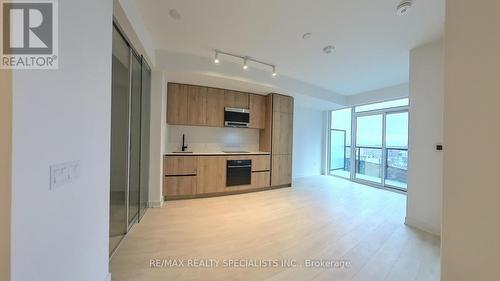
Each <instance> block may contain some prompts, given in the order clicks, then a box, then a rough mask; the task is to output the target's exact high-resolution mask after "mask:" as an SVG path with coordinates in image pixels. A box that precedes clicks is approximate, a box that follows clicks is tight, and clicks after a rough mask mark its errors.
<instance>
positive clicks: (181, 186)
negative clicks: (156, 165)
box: [163, 155, 291, 199]
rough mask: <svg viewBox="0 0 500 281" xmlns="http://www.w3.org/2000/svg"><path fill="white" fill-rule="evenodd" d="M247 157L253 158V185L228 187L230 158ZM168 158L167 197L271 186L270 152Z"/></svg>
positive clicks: (164, 187)
mask: <svg viewBox="0 0 500 281" xmlns="http://www.w3.org/2000/svg"><path fill="white" fill-rule="evenodd" d="M290 158H291V157H290ZM246 159H250V160H252V178H251V184H248V185H239V186H226V166H227V160H246ZM164 161H165V162H164V163H165V165H164V168H165V171H164V175H165V176H164V181H163V195H164V196H166V197H167V199H178V198H186V197H198V196H199V197H203V196H204V195H214V194H217V193H221V194H224V193H235V192H236V193H237V192H238V191H245V190H252V189H261V188H266V187H270V186H271V172H270V167H271V156H270V155H248V156H245V155H234V156H217V155H214V156H165V159H164ZM273 165H274V163H273ZM285 181H286V180H285Z"/></svg>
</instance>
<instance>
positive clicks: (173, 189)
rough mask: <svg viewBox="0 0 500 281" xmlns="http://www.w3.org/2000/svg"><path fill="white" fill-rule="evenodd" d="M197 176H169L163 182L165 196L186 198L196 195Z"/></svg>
mask: <svg viewBox="0 0 500 281" xmlns="http://www.w3.org/2000/svg"><path fill="white" fill-rule="evenodd" d="M196 178H197V176H171V177H170V176H167V177H165V179H164V181H163V195H165V196H186V195H195V194H196Z"/></svg>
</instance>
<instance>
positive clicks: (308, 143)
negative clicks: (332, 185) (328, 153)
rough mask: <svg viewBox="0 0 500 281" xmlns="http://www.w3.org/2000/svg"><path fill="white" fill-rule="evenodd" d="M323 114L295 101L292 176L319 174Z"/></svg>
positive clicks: (322, 141) (322, 150) (322, 146)
mask: <svg viewBox="0 0 500 281" xmlns="http://www.w3.org/2000/svg"><path fill="white" fill-rule="evenodd" d="M324 126H325V123H324V114H323V111H322V110H317V109H311V108H307V107H304V106H301V105H300V104H297V103H295V108H294V115H293V163H292V166H293V168H292V177H293V178H300V177H306V176H316V175H321V172H322V165H323V159H324V142H325V140H326V139H325V136H324V130H325V129H324V128H325V127H324Z"/></svg>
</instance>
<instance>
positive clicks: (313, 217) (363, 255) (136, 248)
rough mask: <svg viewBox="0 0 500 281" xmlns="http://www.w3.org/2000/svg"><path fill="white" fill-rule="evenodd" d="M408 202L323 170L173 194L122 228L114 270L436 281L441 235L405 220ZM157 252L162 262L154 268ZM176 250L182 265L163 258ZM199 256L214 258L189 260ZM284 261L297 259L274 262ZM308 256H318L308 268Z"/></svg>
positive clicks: (146, 274) (125, 274)
mask: <svg viewBox="0 0 500 281" xmlns="http://www.w3.org/2000/svg"><path fill="white" fill-rule="evenodd" d="M405 206H406V197H405V196H404V195H401V194H398V193H393V192H389V191H385V190H379V189H375V188H371V187H366V186H363V185H359V184H355V183H352V182H350V181H346V180H342V179H339V178H334V177H327V176H318V177H310V178H302V179H299V180H296V181H294V186H293V187H292V188H285V189H278V190H271V191H264V192H256V193H249V194H242V195H231V196H223V197H215V198H205V199H193V200H182V201H170V202H167V203H166V205H165V206H164V207H163V208H161V209H150V210H149V211H148V213H147V214H146V215H145V217H144V219H143V220H142V221H141V223H140V224H138V225H136V226H135V227H134V229H133V230H132V231H131V233H130V234H129V235H128V236H127V238H126V239H125V241H124V243H123V244H122V245H121V247H120V248H119V249H118V251H117V253H116V254H115V256H114V257H113V259H112V260H111V263H110V267H111V272H112V278H113V280H114V281H128V280H134V281H146V280H147V281H156V280H158V281H160V280H219V281H220V280H252V281H253V280H268V281H271V280H272V281H274V280H287V281H290V280H301V281H302V280H315V281H317V280H335V281H341V280H356V281H377V280H381V281H382V280H387V281H413V280H418V281H421V280H422V281H423V280H433V281H437V280H439V238H438V237H436V236H433V235H430V234H426V233H424V232H421V231H418V230H415V229H412V228H410V227H408V226H405V225H404V217H405V209H406V208H405ZM154 259H159V260H160V261H162V262H163V263H164V264H163V265H160V266H159V267H152V266H151V265H150V263H151V260H154ZM173 259H175V260H182V261H183V262H184V263H185V264H184V265H185V266H178V267H177V266H175V264H174V263H171V264H170V265H168V264H166V262H167V261H169V260H170V261H172V260H173ZM201 259H213V260H216V261H218V262H219V265H218V266H215V265H214V266H213V267H197V266H194V265H192V266H191V267H188V266H187V263H188V262H189V260H191V261H193V262H194V261H197V262H201V261H202V260H201ZM282 260H288V262H289V264H290V260H292V261H295V262H296V264H295V265H296V266H291V267H283V266H275V264H274V263H275V262H278V263H279V262H281V261H282ZM309 260H317V261H318V260H322V261H323V265H322V266H315V267H306V266H305V265H306V263H307V262H308V261H309ZM264 261H268V263H270V264H273V266H271V267H266V266H264V264H263V262H264ZM328 261H334V263H333V264H330V265H328V264H326V265H325V263H326V262H328ZM230 262H234V263H236V262H239V263H240V264H239V265H240V266H239V267H235V266H229V263H230ZM335 262H337V263H335ZM342 262H343V263H344V265H345V266H339V265H341V264H339V263H342ZM245 263H246V264H245ZM259 263H260V267H259ZM206 264H209V261H206ZM245 265H247V266H245Z"/></svg>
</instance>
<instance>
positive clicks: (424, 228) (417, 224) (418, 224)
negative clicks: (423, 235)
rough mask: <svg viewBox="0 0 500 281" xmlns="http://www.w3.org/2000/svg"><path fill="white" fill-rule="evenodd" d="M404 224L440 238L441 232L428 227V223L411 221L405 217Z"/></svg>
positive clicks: (430, 226)
mask: <svg viewBox="0 0 500 281" xmlns="http://www.w3.org/2000/svg"><path fill="white" fill-rule="evenodd" d="M405 224H406V225H408V226H411V227H414V228H417V229H419V230H422V231H424V232H427V233H430V234H433V235H436V236H441V231H440V230H439V229H437V228H436V227H435V226H433V225H430V224H428V223H425V222H423V221H421V220H417V219H413V218H409V217H406V218H405Z"/></svg>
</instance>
